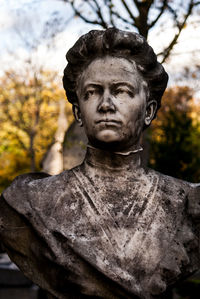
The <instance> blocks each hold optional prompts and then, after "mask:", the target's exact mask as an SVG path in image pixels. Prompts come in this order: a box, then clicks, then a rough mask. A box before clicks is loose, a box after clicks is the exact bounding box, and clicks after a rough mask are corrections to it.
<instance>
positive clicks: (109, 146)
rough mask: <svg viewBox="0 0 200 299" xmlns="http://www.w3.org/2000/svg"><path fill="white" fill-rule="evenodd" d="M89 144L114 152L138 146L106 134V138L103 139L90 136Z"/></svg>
mask: <svg viewBox="0 0 200 299" xmlns="http://www.w3.org/2000/svg"><path fill="white" fill-rule="evenodd" d="M89 144H90V145H92V146H93V147H96V148H99V149H102V150H106V151H112V152H117V151H128V150H131V149H132V148H135V146H136V145H133V144H127V143H126V141H125V140H121V139H117V138H111V136H104V138H101V139H93V138H92V139H91V138H89Z"/></svg>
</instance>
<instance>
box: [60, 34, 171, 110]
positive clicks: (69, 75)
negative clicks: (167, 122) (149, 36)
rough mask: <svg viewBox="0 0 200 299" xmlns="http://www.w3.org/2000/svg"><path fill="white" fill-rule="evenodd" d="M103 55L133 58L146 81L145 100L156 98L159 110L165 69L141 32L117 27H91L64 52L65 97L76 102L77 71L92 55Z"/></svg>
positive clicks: (165, 82) (165, 84)
mask: <svg viewBox="0 0 200 299" xmlns="http://www.w3.org/2000/svg"><path fill="white" fill-rule="evenodd" d="M106 55H109V56H114V57H119V58H125V59H127V60H131V61H134V62H135V64H136V67H137V70H138V72H139V73H140V75H141V76H142V78H143V79H144V81H145V82H146V83H147V87H148V91H149V92H148V95H149V96H148V101H150V100H156V101H157V110H158V109H159V108H160V106H161V98H162V95H163V93H164V91H165V88H166V86H167V81H168V75H167V73H166V72H165V70H164V68H163V66H162V65H161V64H160V63H159V62H158V61H157V57H156V54H155V53H154V51H153V49H152V48H151V47H150V46H149V45H148V43H147V41H146V39H145V38H144V37H143V36H141V35H139V34H137V33H135V32H127V31H122V30H119V29H116V28H109V29H107V30H92V31H90V32H88V33H87V34H85V35H83V36H81V37H80V38H79V39H78V41H77V42H76V43H75V44H74V46H73V47H72V48H71V49H70V50H69V51H68V52H67V54H66V59H67V61H68V64H67V66H66V68H65V70H64V76H63V85H64V89H65V91H66V95H67V98H68V101H69V102H70V103H72V104H73V103H75V102H78V98H77V94H76V89H77V85H78V82H79V78H80V75H81V74H82V72H83V71H84V70H85V69H86V67H87V66H88V65H89V64H90V63H91V62H92V61H93V60H94V59H95V58H101V57H105V56H106Z"/></svg>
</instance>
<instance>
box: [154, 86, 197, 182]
mask: <svg viewBox="0 0 200 299" xmlns="http://www.w3.org/2000/svg"><path fill="white" fill-rule="evenodd" d="M193 93H194V92H193V90H192V89H190V88H189V87H187V86H182V87H180V86H179V87H178V86H177V87H173V88H169V89H168V90H167V91H166V92H165V94H164V96H163V99H162V107H161V109H160V111H159V112H158V116H157V119H156V120H155V121H154V122H153V123H152V127H151V131H150V137H149V138H150V144H151V151H150V166H151V167H153V168H155V169H157V170H158V171H160V172H162V173H165V174H167V175H171V176H174V177H177V178H180V179H184V180H188V181H192V182H199V181H200V167H199V165H200V119H199V112H200V111H199V104H198V103H196V102H195V99H194V95H193Z"/></svg>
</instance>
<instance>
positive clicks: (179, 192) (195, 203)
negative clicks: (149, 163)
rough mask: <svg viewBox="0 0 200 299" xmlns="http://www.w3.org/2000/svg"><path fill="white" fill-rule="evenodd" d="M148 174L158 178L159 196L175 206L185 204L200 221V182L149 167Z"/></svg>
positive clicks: (194, 217) (190, 212)
mask: <svg viewBox="0 0 200 299" xmlns="http://www.w3.org/2000/svg"><path fill="white" fill-rule="evenodd" d="M148 175H150V176H152V177H154V176H156V177H157V178H158V180H157V182H158V183H157V196H158V197H160V198H161V199H162V200H161V201H162V202H163V201H165V202H166V203H167V204H168V203H169V202H171V204H172V206H173V207H177V206H184V207H186V208H187V212H188V213H189V214H190V215H191V216H192V218H193V219H195V220H196V221H197V222H200V183H198V184H197V183H191V182H187V181H184V180H181V179H177V178H174V177H172V176H168V175H165V174H162V173H160V172H157V171H155V170H153V169H148Z"/></svg>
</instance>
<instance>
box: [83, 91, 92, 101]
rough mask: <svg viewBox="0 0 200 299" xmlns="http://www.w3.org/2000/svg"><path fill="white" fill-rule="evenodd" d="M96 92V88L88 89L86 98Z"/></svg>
mask: <svg viewBox="0 0 200 299" xmlns="http://www.w3.org/2000/svg"><path fill="white" fill-rule="evenodd" d="M94 94H95V90H94V89H91V90H87V91H86V93H85V96H84V98H85V99H86V100H87V99H89V98H90V97H92V96H93V95H94Z"/></svg>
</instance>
